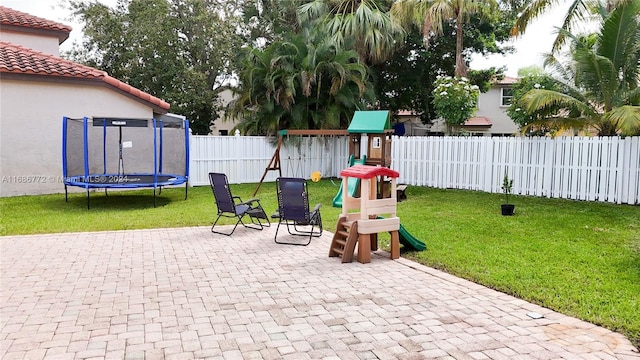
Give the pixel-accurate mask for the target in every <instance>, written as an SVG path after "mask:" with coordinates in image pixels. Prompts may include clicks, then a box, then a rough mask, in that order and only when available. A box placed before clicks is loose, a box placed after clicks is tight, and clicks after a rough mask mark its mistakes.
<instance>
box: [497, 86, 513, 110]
mask: <svg viewBox="0 0 640 360" xmlns="http://www.w3.org/2000/svg"><path fill="white" fill-rule="evenodd" d="M505 90H508V91H511V94H510V95H505V94H504V93H505ZM507 99H508V104H505V100H507ZM512 99H513V89H512V88H510V87H502V88H500V107H509V105H511V100H512Z"/></svg>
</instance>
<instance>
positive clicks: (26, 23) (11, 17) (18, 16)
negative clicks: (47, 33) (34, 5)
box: [0, 6, 71, 33]
mask: <svg viewBox="0 0 640 360" xmlns="http://www.w3.org/2000/svg"><path fill="white" fill-rule="evenodd" d="M0 24H1V25H13V26H22V27H27V28H31V29H44V30H55V31H65V32H67V33H69V32H71V26H69V25H65V24H61V23H57V22H55V21H51V20H47V19H43V18H41V17H37V16H33V15H31V14H27V13H23V12H21V11H18V10H14V9H11V8H8V7H5V6H0Z"/></svg>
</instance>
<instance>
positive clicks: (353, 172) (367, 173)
mask: <svg viewBox="0 0 640 360" xmlns="http://www.w3.org/2000/svg"><path fill="white" fill-rule="evenodd" d="M340 176H348V177H352V178H358V179H371V178H374V177H376V176H388V177H392V178H397V177H400V173H399V172H397V171H395V170H391V169H389V168H387V167H382V166H371V165H353V166H351V167H348V168H346V169H344V170H342V171H340Z"/></svg>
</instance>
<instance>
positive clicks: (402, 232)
mask: <svg viewBox="0 0 640 360" xmlns="http://www.w3.org/2000/svg"><path fill="white" fill-rule="evenodd" d="M398 235H399V236H398V237H399V238H400V239H399V240H400V244H402V245H404V247H405V248H408V249H409V250H416V251H423V250H426V249H427V245H426V244H425V243H423V242H422V241H420V240H418V239H416V238H415V236H413V235H411V234H410V233H409V232H408V231H407V229H405V228H404V226H402V224H400V229H399V230H398Z"/></svg>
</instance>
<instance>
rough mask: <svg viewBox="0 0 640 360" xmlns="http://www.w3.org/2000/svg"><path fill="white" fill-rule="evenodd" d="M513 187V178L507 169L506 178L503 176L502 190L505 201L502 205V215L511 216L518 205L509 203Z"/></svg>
mask: <svg viewBox="0 0 640 360" xmlns="http://www.w3.org/2000/svg"><path fill="white" fill-rule="evenodd" d="M511 189H513V179H509V174H508V173H507V172H506V171H505V172H504V178H502V192H503V193H504V200H505V203H504V204H502V205H500V206H501V207H502V215H505V216H511V215H513V211H514V210H515V208H516V206H515V205H513V204H509V195H510V194H511Z"/></svg>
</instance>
